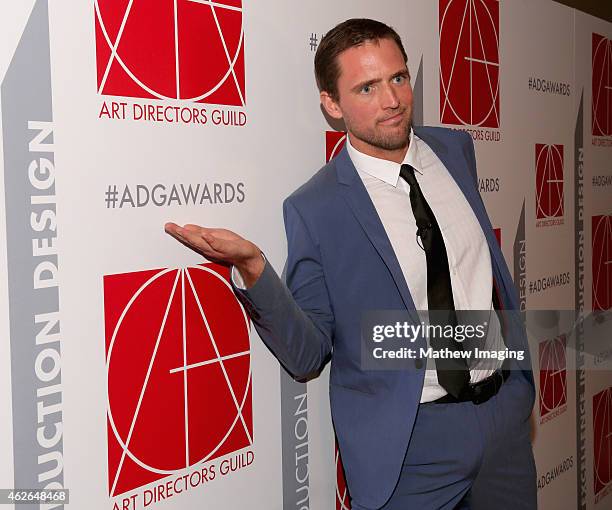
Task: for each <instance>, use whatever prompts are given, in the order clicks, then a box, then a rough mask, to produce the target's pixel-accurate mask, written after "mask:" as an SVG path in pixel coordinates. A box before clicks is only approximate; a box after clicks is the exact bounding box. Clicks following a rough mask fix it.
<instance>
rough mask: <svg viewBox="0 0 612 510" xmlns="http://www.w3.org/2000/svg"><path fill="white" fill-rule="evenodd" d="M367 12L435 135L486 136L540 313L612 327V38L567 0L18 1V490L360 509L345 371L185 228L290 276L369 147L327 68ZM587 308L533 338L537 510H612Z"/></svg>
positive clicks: (12, 314)
mask: <svg viewBox="0 0 612 510" xmlns="http://www.w3.org/2000/svg"><path fill="white" fill-rule="evenodd" d="M353 17H371V18H376V19H380V20H381V21H384V22H386V23H388V24H390V25H392V26H393V27H394V28H395V29H396V30H397V31H398V32H399V34H400V35H401V36H402V38H403V40H404V43H405V46H406V50H407V53H408V57H409V62H408V64H409V68H410V72H411V75H412V78H413V86H414V89H415V123H417V124H427V125H443V126H448V127H452V128H455V129H462V130H467V131H469V132H470V133H471V134H472V136H473V139H474V142H475V146H476V152H477V158H478V167H479V176H480V177H479V189H480V192H481V195H482V198H483V200H484V202H485V204H486V206H487V209H488V211H489V214H490V216H491V220H492V223H493V225H494V227H495V228H496V233H497V235H498V239H499V242H500V243H501V246H502V249H503V251H504V254H505V256H506V259H507V262H508V265H509V267H510V269H511V272H513V275H514V278H515V283H516V285H517V287H518V289H519V293H520V298H521V306H522V308H523V310H525V311H527V310H553V311H554V310H568V311H571V310H576V317H577V316H578V315H579V314H581V313H584V314H587V315H588V314H590V312H591V311H592V310H598V311H600V312H602V315H600V316H599V319H598V321H599V322H605V321H606V320H607V321H608V324H609V315H606V313H605V312H606V311H608V313H609V310H610V309H611V308H612V24H610V23H607V22H604V21H601V20H599V19H597V18H594V17H591V16H588V15H585V14H582V13H580V12H577V11H575V10H573V9H570V8H567V7H565V6H562V5H560V4H557V3H555V2H553V1H551V0H411V1H409V2H406V1H400V0H387V1H385V2H370V1H365V0H351V1H348V0H346V1H345V0H343V1H336V2H327V1H322V0H311V1H310V2H286V1H281V0H259V1H257V2H251V1H244V2H243V1H241V0H216V1H209V0H148V1H145V0H80V1H78V2H75V1H70V0H54V1H53V2H49V1H48V0H22V1H20V2H12V3H6V2H5V3H4V4H3V5H2V7H0V41H1V45H0V79H1V80H2V82H1V98H0V123H1V124H0V125H1V130H0V136H1V139H2V143H0V164H1V167H0V170H1V171H0V211H1V214H2V219H3V221H2V222H0V245H1V247H2V249H1V250H0V266H1V271H0V328H1V336H2V339H3V340H2V341H1V342H0V396H1V402H2V405H1V406H0V413H1V419H0V451H2V452H3V460H4V462H2V463H0V486H1V487H4V488H11V487H19V488H62V487H65V488H68V489H69V490H70V500H69V501H70V502H69V504H68V505H67V507H68V508H75V509H88V510H89V509H92V510H94V509H95V510H97V509H100V510H102V509H103V510H140V509H145V508H148V509H151V510H162V509H164V510H166V509H168V510H169V509H179V508H181V509H183V508H190V509H199V508H208V509H228V510H229V509H239V508H245V507H247V506H248V507H249V508H256V509H262V510H263V509H265V510H269V509H296V510H305V509H312V510H328V509H332V508H334V507H335V508H337V509H346V508H350V503H349V496H348V493H347V490H346V486H345V483H344V481H343V476H342V466H341V460H340V459H339V458H338V454H337V450H336V447H335V441H334V434H333V429H332V425H331V420H330V416H329V403H328V399H327V379H328V377H327V370H325V371H324V372H323V374H322V375H321V376H320V377H319V378H318V379H316V380H313V381H311V382H309V383H308V384H301V383H297V382H295V381H293V380H292V379H291V378H290V377H289V376H288V375H287V374H286V373H285V372H283V371H282V370H281V369H280V367H279V364H278V362H277V361H276V359H275V358H274V357H273V356H272V354H271V353H270V352H269V351H268V350H267V348H266V347H265V346H264V345H263V344H262V342H261V341H260V340H259V339H258V337H257V334H256V332H255V331H254V329H253V328H252V327H251V325H250V322H249V319H248V317H247V315H246V314H245V311H244V310H243V309H242V307H241V305H240V304H239V303H238V302H237V301H236V299H235V298H234V296H233V294H232V291H231V288H230V286H229V285H228V281H227V279H228V271H227V270H226V268H223V267H220V266H217V265H214V264H210V263H208V262H206V261H204V260H202V259H201V257H199V256H198V255H197V254H195V253H193V252H190V251H188V250H186V249H185V248H183V247H182V246H180V245H179V244H178V243H176V242H175V241H173V240H172V239H171V238H169V237H168V236H167V235H166V234H165V233H164V231H163V225H164V223H165V222H167V221H174V222H177V223H188V222H193V223H199V224H202V225H207V226H223V227H226V228H230V229H232V230H235V231H237V232H239V233H241V234H243V235H244V236H245V237H247V238H249V239H251V240H253V241H254V242H256V243H257V244H258V245H259V246H261V247H262V248H263V249H264V251H265V253H266V255H267V257H268V258H269V260H270V261H271V262H272V264H273V265H274V266H275V267H276V269H277V270H278V271H279V272H280V271H281V270H282V268H283V264H284V260H285V255H286V244H285V238H284V230H283V225H282V215H281V203H282V200H283V199H284V198H285V197H286V196H287V195H288V194H289V193H290V192H291V191H293V190H294V189H295V188H296V187H297V186H299V185H300V184H301V183H303V182H304V181H305V180H306V179H308V177H309V176H310V175H312V174H313V173H314V172H315V171H316V170H317V169H318V168H320V167H321V166H322V165H323V164H324V163H325V162H326V161H327V160H329V159H330V158H331V157H333V156H334V155H335V154H336V153H337V151H338V150H339V149H340V148H341V147H342V145H343V143H344V134H343V132H342V127H341V126H330V125H329V124H328V123H327V122H326V120H325V118H324V117H323V115H322V113H321V110H320V107H319V100H318V92H317V90H316V87H315V84H314V76H313V57H314V54H315V51H316V48H317V45H318V43H319V41H320V40H321V37H322V36H323V34H324V33H325V32H326V31H327V30H329V29H330V28H331V27H332V26H334V25H335V24H336V23H338V22H340V21H342V20H344V19H347V18H353ZM568 313H569V316H571V317H572V318H573V315H572V313H571V312H566V313H565V314H557V317H556V318H555V313H554V312H551V321H550V322H549V323H547V324H541V321H540V323H539V324H538V328H536V329H537V331H538V333H537V335H539V337H538V338H536V339H535V340H536V341H535V342H532V358H533V361H534V365H535V366H534V371H535V379H536V383H537V386H538V388H537V389H538V398H537V400H536V406H535V407H534V410H533V415H532V425H533V441H534V448H535V453H536V461H537V469H538V498H539V503H540V507H541V508H547V509H555V510H557V509H573V508H589V509H591V508H592V509H598V508H600V509H602V510H603V509H606V508H612V494H609V493H610V492H612V469H611V466H612V376H611V373H612V372H610V371H609V370H603V369H604V368H606V366H607V367H608V368H609V367H610V363H611V362H610V359H611V358H612V339H610V341H608V342H605V341H604V342H600V344H597V345H590V344H589V338H590V337H589V335H588V334H586V333H585V332H584V328H583V327H582V326H581V325H580V324H579V325H578V327H575V325H574V327H573V329H571V328H572V324H569V325H568V324H565V323H564V321H565V322H567V320H566V319H567V317H568ZM526 315H527V317H528V316H529V312H526ZM561 315H562V319H563V320H561V319H560V318H559V317H561ZM568 328H569V329H571V331H573V332H575V333H576V334H571V335H568V334H566V332H567V331H569V329H568ZM585 353H590V354H592V355H593V356H587V357H585V355H584V354H585ZM62 506H63V505H62V503H61V502H56V503H51V504H46V505H40V507H41V508H61V507H62ZM38 507H39V504H38V503H37V502H32V503H31V504H29V505H25V506H23V507H19V508H38Z"/></svg>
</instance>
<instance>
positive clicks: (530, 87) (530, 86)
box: [529, 78, 533, 90]
mask: <svg viewBox="0 0 612 510" xmlns="http://www.w3.org/2000/svg"><path fill="white" fill-rule="evenodd" d="M532 88H533V87H532V85H531V78H529V90H531V89H532Z"/></svg>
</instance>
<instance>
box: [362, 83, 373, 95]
mask: <svg viewBox="0 0 612 510" xmlns="http://www.w3.org/2000/svg"><path fill="white" fill-rule="evenodd" d="M361 92H363V93H364V94H369V93H370V92H372V86H371V85H365V86H363V87H361Z"/></svg>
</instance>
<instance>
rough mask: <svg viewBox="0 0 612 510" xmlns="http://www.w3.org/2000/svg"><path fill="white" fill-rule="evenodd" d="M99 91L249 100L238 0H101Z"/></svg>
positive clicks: (98, 0)
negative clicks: (245, 84)
mask: <svg viewBox="0 0 612 510" xmlns="http://www.w3.org/2000/svg"><path fill="white" fill-rule="evenodd" d="M95 11H96V54H97V66H98V92H99V93H100V94H110V95H119V96H131V97H142V98H157V99H183V100H189V101H195V102H206V103H215V104H223V105H236V106H244V105H245V95H244V45H243V42H244V33H243V24H242V2H241V1H240V0H216V1H210V0H158V1H156V2H148V1H144V0H96V1H95Z"/></svg>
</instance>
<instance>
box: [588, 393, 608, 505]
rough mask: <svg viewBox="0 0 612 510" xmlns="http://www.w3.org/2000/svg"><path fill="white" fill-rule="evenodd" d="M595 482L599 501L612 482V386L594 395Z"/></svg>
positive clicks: (596, 499)
mask: <svg viewBox="0 0 612 510" xmlns="http://www.w3.org/2000/svg"><path fill="white" fill-rule="evenodd" d="M593 482H594V485H595V486H594V491H595V496H596V498H595V502H596V503H597V501H598V499H601V498H602V497H604V496H605V495H606V494H607V493H608V492H609V490H610V488H611V486H610V482H612V387H610V388H608V389H605V390H603V391H601V392H600V393H597V394H596V395H593ZM606 489H607V490H606ZM597 496H599V497H597Z"/></svg>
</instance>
